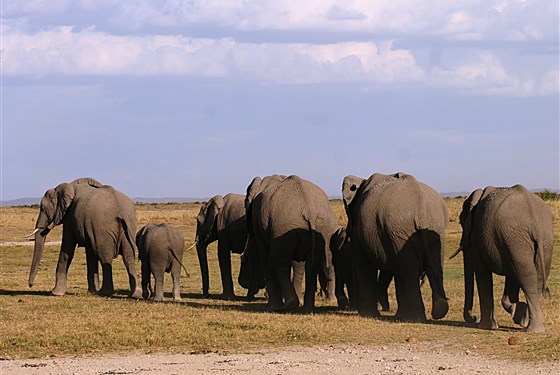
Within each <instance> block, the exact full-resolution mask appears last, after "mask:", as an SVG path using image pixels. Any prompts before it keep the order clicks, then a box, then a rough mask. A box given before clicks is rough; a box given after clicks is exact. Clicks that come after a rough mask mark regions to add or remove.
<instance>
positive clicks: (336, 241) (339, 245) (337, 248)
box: [330, 227, 349, 256]
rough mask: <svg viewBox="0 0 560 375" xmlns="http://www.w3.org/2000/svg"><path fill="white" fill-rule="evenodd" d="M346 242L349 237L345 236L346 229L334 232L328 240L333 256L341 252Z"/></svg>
mask: <svg viewBox="0 0 560 375" xmlns="http://www.w3.org/2000/svg"><path fill="white" fill-rule="evenodd" d="M348 240H349V237H348V235H347V234H346V228H344V227H343V228H338V230H337V231H336V232H334V234H333V235H332V236H331V240H330V248H331V252H332V253H333V256H334V255H335V254H337V253H339V252H341V251H342V249H343V248H344V245H345V244H346V242H347V241H348Z"/></svg>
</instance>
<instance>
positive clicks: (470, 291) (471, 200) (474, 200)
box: [450, 189, 483, 323]
mask: <svg viewBox="0 0 560 375" xmlns="http://www.w3.org/2000/svg"><path fill="white" fill-rule="evenodd" d="M482 195H483V191H482V190H481V189H477V190H475V191H473V192H472V193H471V195H469V197H468V198H467V199H466V200H465V202H464V203H463V209H462V211H461V214H460V215H459V222H460V223H461V227H462V228H463V234H462V235H461V242H460V243H459V248H458V249H457V251H456V252H455V253H454V254H453V255H452V256H451V257H450V258H453V257H455V256H456V255H457V254H459V253H460V252H461V251H462V252H463V268H464V270H463V273H464V278H465V305H464V307H463V318H464V319H465V321H466V322H468V323H474V322H475V321H476V316H474V315H473V312H472V309H473V298H474V263H473V255H472V251H471V249H470V247H471V242H470V236H471V232H472V224H473V216H474V212H475V209H476V205H477V204H478V202H479V201H480V199H481V198H482Z"/></svg>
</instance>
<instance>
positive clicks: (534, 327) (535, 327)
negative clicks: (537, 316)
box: [525, 322, 544, 333]
mask: <svg viewBox="0 0 560 375" xmlns="http://www.w3.org/2000/svg"><path fill="white" fill-rule="evenodd" d="M525 331H527V332H534V333H539V332H544V324H543V322H540V323H533V322H531V323H529V325H528V326H527V328H525Z"/></svg>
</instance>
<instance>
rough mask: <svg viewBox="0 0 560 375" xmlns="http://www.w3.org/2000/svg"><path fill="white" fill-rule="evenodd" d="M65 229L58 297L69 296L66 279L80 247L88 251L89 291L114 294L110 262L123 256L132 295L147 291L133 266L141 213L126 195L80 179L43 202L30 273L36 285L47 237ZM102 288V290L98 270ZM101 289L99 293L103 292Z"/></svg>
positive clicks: (51, 191) (49, 193) (51, 192)
mask: <svg viewBox="0 0 560 375" xmlns="http://www.w3.org/2000/svg"><path fill="white" fill-rule="evenodd" d="M59 224H62V244H61V246H60V254H59V258H58V264H57V267H56V285H55V287H54V289H53V290H52V294H53V295H64V294H65V293H66V290H67V274H68V268H69V267H70V263H71V262H72V258H73V256H74V251H75V249H76V245H77V246H79V247H85V249H86V265H87V279H88V291H89V292H91V293H96V292H98V293H99V294H101V295H104V296H110V295H112V294H114V287H113V272H112V266H111V263H112V261H113V259H115V258H116V257H117V256H118V255H121V256H122V258H123V262H124V265H125V267H126V270H127V272H128V278H129V284H130V290H131V292H130V296H131V297H134V298H140V297H141V295H142V291H141V289H140V284H139V283H138V276H137V273H136V268H135V265H134V257H135V253H136V244H135V243H134V234H135V232H136V211H135V208H134V203H133V202H132V201H131V200H130V199H129V198H128V197H127V196H126V195H124V194H123V193H121V192H119V191H117V190H115V189H114V188H113V187H111V186H109V185H103V184H101V183H100V182H99V181H96V180H95V179H93V178H80V179H77V180H74V181H72V182H70V183H62V184H60V185H58V186H57V187H56V188H54V189H49V190H47V192H46V193H45V195H44V196H43V198H42V199H41V206H40V211H39V216H38V218H37V223H36V224H35V231H34V232H33V233H32V235H34V236H35V248H34V251H33V261H32V263H31V271H30V273H29V286H30V287H31V286H33V283H34V280H35V276H36V274H37V269H38V267H39V263H40V261H41V255H42V253H43V247H44V244H45V239H46V236H47V234H48V233H49V232H50V231H51V229H52V228H54V227H55V226H57V225H59ZM98 262H99V263H101V268H102V270H103V284H102V286H101V289H99V268H98ZM98 289H99V290H98Z"/></svg>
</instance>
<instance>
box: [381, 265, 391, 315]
mask: <svg viewBox="0 0 560 375" xmlns="http://www.w3.org/2000/svg"><path fill="white" fill-rule="evenodd" d="M391 280H393V273H392V272H391V271H389V270H381V271H380V272H379V277H378V279H377V298H378V300H379V306H380V307H381V310H382V311H391V306H390V304H389V294H388V293H387V289H389V285H390V284H391Z"/></svg>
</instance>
